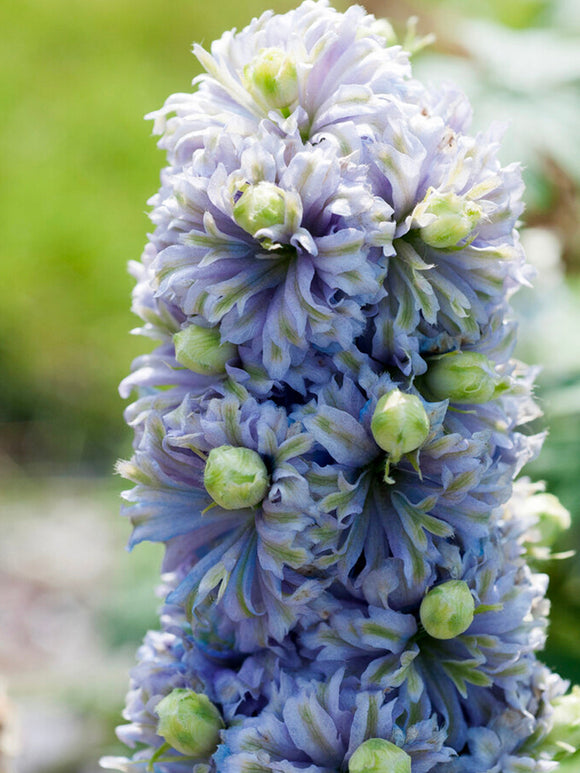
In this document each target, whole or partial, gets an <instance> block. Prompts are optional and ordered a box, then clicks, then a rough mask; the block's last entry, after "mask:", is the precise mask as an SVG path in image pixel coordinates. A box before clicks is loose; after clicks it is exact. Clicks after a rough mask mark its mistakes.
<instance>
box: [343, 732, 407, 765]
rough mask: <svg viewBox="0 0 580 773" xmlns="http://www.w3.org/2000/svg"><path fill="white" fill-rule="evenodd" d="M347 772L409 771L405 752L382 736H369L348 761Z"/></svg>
mask: <svg viewBox="0 0 580 773" xmlns="http://www.w3.org/2000/svg"><path fill="white" fill-rule="evenodd" d="M348 771H349V773H411V758H410V757H409V755H408V754H407V752H405V751H403V750H402V749H401V748H399V747H398V746H395V744H394V743H391V742H390V741H385V740H384V739H383V738H369V739H368V741H365V742H364V743H362V744H361V745H360V746H359V747H358V749H357V750H356V751H355V753H354V754H353V755H352V757H351V758H350V760H349V762H348Z"/></svg>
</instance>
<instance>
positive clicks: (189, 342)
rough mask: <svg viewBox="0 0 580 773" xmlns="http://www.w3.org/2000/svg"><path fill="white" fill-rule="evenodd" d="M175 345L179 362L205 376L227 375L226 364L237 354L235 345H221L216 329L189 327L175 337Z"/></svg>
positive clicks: (197, 326) (176, 357)
mask: <svg viewBox="0 0 580 773" xmlns="http://www.w3.org/2000/svg"><path fill="white" fill-rule="evenodd" d="M173 345H174V346H175V359H176V360H177V362H178V363H179V364H180V365H183V366H184V367H186V368H189V370H192V371H193V372H194V373H200V374H201V375H203V376H217V375H219V374H220V373H225V371H226V362H228V360H231V359H232V358H233V357H235V356H236V354H237V349H236V347H235V346H234V344H230V343H227V342H226V343H223V344H222V343H220V331H219V330H218V328H216V327H200V326H199V325H188V326H187V327H186V328H184V329H183V330H180V331H179V333H176V334H175V335H174V336H173Z"/></svg>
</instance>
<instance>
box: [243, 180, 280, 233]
mask: <svg viewBox="0 0 580 773" xmlns="http://www.w3.org/2000/svg"><path fill="white" fill-rule="evenodd" d="M233 212H234V218H235V220H236V222H237V224H238V225H239V226H240V227H241V228H243V229H244V231H247V232H248V233H249V234H251V235H252V236H255V234H256V233H257V232H258V231H260V230H261V229H262V228H271V227H272V226H273V225H283V224H284V222H285V219H286V192H285V191H283V190H282V188H278V186H277V185H274V183H269V182H266V181H264V180H262V181H261V182H259V183H257V184H256V185H248V186H247V187H246V188H245V189H244V190H243V191H242V195H241V196H240V197H239V199H238V200H237V201H236V203H235V204H234V210H233Z"/></svg>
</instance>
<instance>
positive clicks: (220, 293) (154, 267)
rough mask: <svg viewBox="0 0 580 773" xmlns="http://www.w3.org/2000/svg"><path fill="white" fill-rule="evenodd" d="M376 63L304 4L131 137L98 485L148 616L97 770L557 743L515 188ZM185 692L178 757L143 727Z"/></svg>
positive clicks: (421, 755)
mask: <svg viewBox="0 0 580 773" xmlns="http://www.w3.org/2000/svg"><path fill="white" fill-rule="evenodd" d="M393 43H394V40H393V32H392V29H391V28H390V27H389V26H388V24H387V23H381V22H380V21H377V20H376V19H375V18H374V17H373V16H372V15H369V14H367V13H366V12H365V11H364V10H363V9H362V8H360V7H356V6H353V7H351V8H349V9H348V10H347V11H346V12H345V13H344V14H341V13H339V12H337V11H335V10H333V9H331V8H330V7H329V6H328V4H327V3H326V2H325V1H324V0H321V1H320V2H312V0H306V2H304V3H303V4H302V5H301V6H300V7H299V8H297V9H296V10H294V11H290V12H289V13H287V14H284V15H275V14H273V13H270V12H268V13H266V14H264V15H262V16H261V17H260V18H259V19H255V20H254V21H253V22H252V23H251V24H250V25H249V26H248V27H247V28H246V29H243V30H241V31H240V32H236V31H233V32H228V33H226V34H225V35H224V36H223V37H222V39H221V40H219V41H217V42H216V43H214V44H213V45H212V46H211V51H210V52H208V51H205V50H204V49H203V48H201V47H200V46H196V47H195V48H194V52H195V54H196V56H197V57H198V59H199V61H200V62H201V64H202V65H203V67H204V68H205V73H204V74H202V75H201V76H199V77H198V78H197V79H196V81H195V86H196V89H195V91H194V92H193V93H192V94H177V95H174V96H173V97H171V98H170V99H169V100H168V101H167V103H166V104H165V106H164V107H163V108H162V109H161V110H160V111H157V113H155V114H154V115H153V117H154V118H155V119H156V124H155V131H156V132H157V133H160V134H162V137H161V139H160V142H159V145H160V147H162V148H163V149H165V150H166V152H167V161H168V166H167V168H166V169H165V170H164V171H163V173H162V176H161V188H160V190H159V193H158V194H157V195H156V196H154V197H153V199H152V200H151V202H150V203H151V205H152V207H153V209H152V213H151V219H152V221H153V224H154V226H155V228H154V232H153V233H152V234H151V236H150V240H149V243H148V244H147V246H146V247H145V250H144V252H143V256H142V259H141V262H140V263H132V264H131V272H132V273H133V275H134V277H135V279H136V287H135V290H134V293H133V310H134V311H135V312H136V314H137V315H138V316H139V317H140V318H141V319H142V321H143V325H142V327H141V328H140V329H139V330H138V332H140V333H141V334H143V335H145V336H147V337H149V338H152V339H154V340H155V341H157V346H156V348H155V349H154V351H153V352H151V353H150V354H147V355H143V356H141V357H138V358H137V360H135V362H134V363H133V368H132V372H131V374H130V375H129V376H128V377H127V378H126V379H125V380H124V381H123V383H122V385H121V393H122V394H123V396H125V397H128V396H129V395H130V394H133V393H136V400H135V402H134V403H133V404H132V405H130V406H129V407H128V408H127V409H126V413H125V417H126V420H127V422H128V424H129V425H130V426H131V427H132V429H133V431H134V434H135V439H134V455H133V458H132V459H131V460H130V461H128V462H121V463H120V464H119V471H120V472H121V473H122V474H123V475H124V476H125V477H126V478H127V479H129V480H131V481H132V482H133V483H134V484H135V486H134V488H133V489H131V490H130V491H128V492H125V494H124V498H125V502H126V504H125V505H124V507H123V513H124V514H125V515H126V516H128V517H129V518H130V520H131V522H132V524H133V527H134V529H133V534H132V537H131V540H130V546H131V547H132V546H134V545H136V544H138V543H139V542H141V541H144V540H150V541H156V542H162V543H164V544H165V546H166V550H165V558H164V562H163V567H162V571H163V573H164V582H165V583H166V585H165V587H164V590H163V593H164V594H165V595H166V601H165V607H164V610H163V612H162V622H161V628H162V630H161V631H159V632H150V633H149V634H148V636H147V638H146V641H145V644H144V645H143V647H142V648H141V650H140V651H139V664H138V666H137V667H136V668H135V669H134V671H133V672H132V683H131V691H130V693H129V696H128V701H127V708H126V711H125V716H126V718H127V719H128V720H129V723H130V724H129V725H128V726H126V727H125V728H121V729H120V731H119V734H120V736H121V737H122V738H123V740H125V742H126V743H127V744H128V745H129V746H130V747H131V748H132V749H134V750H135V751H134V753H133V755H132V757H130V758H109V759H106V760H105V761H104V762H103V764H104V765H105V766H106V767H113V768H115V767H116V768H117V769H119V770H122V771H141V772H142V773H145V771H151V770H153V771H156V773H185V771H189V772H190V773H243V771H246V772H247V773H271V771H274V772H275V773H337V771H340V772H341V773H347V771H348V770H349V767H350V768H352V770H359V769H360V768H361V765H362V766H363V767H364V766H365V765H366V762H364V760H366V759H367V758H368V756H369V755H370V756H371V757H372V756H373V754H374V753H375V752H376V754H378V755H379V758H380V754H381V753H383V760H384V759H387V758H388V759H390V760H393V759H397V760H398V761H401V766H400V767H401V769H404V770H409V768H410V769H411V771H412V773H428V772H429V771H433V773H434V772H435V771H437V773H517V772H518V771H522V770H529V771H536V773H544V772H546V773H547V771H550V770H553V769H554V767H555V765H557V762H556V760H557V759H559V758H560V756H561V755H562V754H563V753H564V751H563V750H564V747H562V745H561V744H560V745H559V746H558V745H557V742H558V734H559V732H560V729H561V726H562V725H563V723H565V720H566V716H565V715H566V707H567V706H568V705H572V704H573V705H574V706H576V703H577V702H578V696H577V693H575V692H573V693H572V694H571V695H570V696H566V695H564V693H565V690H566V685H565V684H564V683H563V682H562V681H561V680H560V679H559V678H558V677H557V676H556V675H554V674H552V673H551V672H550V671H549V670H548V669H546V668H545V667H543V666H541V664H540V663H539V661H538V660H537V653H538V652H539V651H540V650H541V649H542V647H543V646H544V642H545V636H546V626H547V613H548V602H547V601H546V599H545V594H546V586H547V578H546V576H545V575H543V574H540V573H537V572H536V571H535V569H536V567H537V566H538V565H539V564H540V562H541V561H542V560H543V559H545V558H547V557H549V556H550V546H551V544H552V541H553V539H554V535H555V533H556V531H557V530H558V529H560V528H564V527H565V526H566V524H567V523H568V522H569V518H568V517H567V514H566V512H565V511H564V510H563V508H561V506H559V505H558V503H557V502H556V501H555V500H554V499H553V498H550V497H549V496H547V495H545V494H544V493H543V491H542V490H541V487H538V485H537V484H532V483H531V482H530V481H528V480H527V479H521V480H520V481H517V480H516V478H517V476H518V475H519V473H520V471H521V469H522V468H523V466H524V465H525V464H526V463H527V462H528V461H529V460H530V459H533V458H534V457H535V455H536V454H537V453H538V451H539V449H540V447H541V444H542V440H543V437H544V435H543V434H541V433H540V434H536V435H534V434H532V433H531V429H530V422H531V421H533V420H534V419H536V418H537V417H538V416H539V413H540V412H539V409H538V407H537V405H536V404H535V402H534V399H533V380H534V376H535V372H536V371H535V369H533V368H527V367H526V366H525V365H523V364H521V363H518V362H517V361H515V360H513V359H512V351H513V348H514V344H515V323H514V321H513V320H512V316H511V309H510V305H509V304H510V297H511V295H512V293H513V292H515V291H516V290H517V289H518V287H519V286H520V285H522V284H525V283H527V282H528V280H529V276H530V271H529V269H528V268H527V267H526V265H525V258H524V254H523V251H522V249H521V246H520V244H519V239H518V234H517V230H516V225H517V220H518V218H519V217H520V215H521V212H522V204H521V194H522V183H521V175H520V169H519V166H518V165H517V164H511V165H508V166H505V167H502V165H501V163H500V162H499V160H498V150H499V139H500V131H499V129H498V128H497V127H492V128H491V129H490V130H489V131H487V132H483V133H480V134H477V135H475V136H473V135H471V134H470V120H471V109H470V106H469V104H468V102H467V100H466V99H465V97H464V96H463V95H462V94H460V93H459V92H458V91H457V90H456V89H455V88H454V87H452V86H444V87H441V88H433V87H429V88H428V87H426V86H424V85H423V84H421V83H419V82H418V81H416V80H415V79H414V78H413V77H412V73H411V67H410V63H409V54H408V53H407V52H405V51H403V49H402V48H401V47H400V46H398V45H394V44H393ZM174 690H178V691H189V693H182V692H178V693H174V692H173V691H174ZM194 694H195V695H194ZM170 695H173V698H169V700H165V699H166V698H168V697H169V696H170ZM184 695H185V696H186V697H187V699H188V700H189V703H188V705H189V706H190V715H191V716H192V717H194V720H195V723H197V725H200V726H202V727H205V728H206V730H207V731H208V732H207V736H208V737H207V738H202V739H195V738H193V737H190V736H191V735H192V731H191V728H190V730H189V731H188V729H187V727H186V726H185V723H186V718H185V717H180V718H179V720H178V721H177V719H176V718H175V716H173V715H171V716H169V715H170V713H171V712H170V710H169V708H167V707H169V706H174V705H178V704H179V705H181V701H182V698H183V697H184ZM161 700H164V703H163V704H162V707H161V709H160V711H161V713H164V712H167V716H166V717H164V723H163V725H162V726H160V725H159V723H158V720H159V717H158V716H157V714H156V707H157V705H158V704H159V703H160V701H161ZM200 707H202V708H201V709H200ZM203 707H205V708H207V709H208V712H207V713H208V716H207V717H201V714H202V713H203ZM192 721H193V720H192ZM204 723H205V724H204ZM188 732H189V735H188ZM218 736H219V743H218V745H217V749H215V744H216V739H217V738H218ZM569 737H570V738H572V740H573V741H574V743H576V740H575V735H574V733H572V734H571V735H570V736H569ZM168 739H169V740H168ZM171 739H173V741H174V743H176V745H177V746H178V747H179V748H180V749H181V750H182V752H183V753H181V752H180V751H179V750H178V749H176V748H172V747H171V743H170V740H171ZM200 741H201V742H200ZM367 742H370V743H367ZM210 747H212V750H210ZM361 747H362V748H361ZM569 748H572V746H570V747H569ZM373 750H374V751H373ZM381 750H382V752H381ZM188 754H189V755H193V756H187V755H188ZM196 755H197V756H196ZM354 755H356V756H354ZM393 755H395V756H393ZM351 760H352V764H351V763H350V761H351ZM389 764H391V763H389Z"/></svg>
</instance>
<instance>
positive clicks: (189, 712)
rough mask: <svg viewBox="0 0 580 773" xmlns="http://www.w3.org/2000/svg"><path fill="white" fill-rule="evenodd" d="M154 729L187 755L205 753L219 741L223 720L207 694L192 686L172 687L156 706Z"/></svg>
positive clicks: (204, 755) (201, 755) (194, 755)
mask: <svg viewBox="0 0 580 773" xmlns="http://www.w3.org/2000/svg"><path fill="white" fill-rule="evenodd" d="M155 711H156V712H157V715H158V717H159V723H158V725H157V733H158V734H159V735H160V736H162V737H163V738H165V740H166V741H167V743H168V744H169V745H170V746H172V747H173V748H174V749H177V751H178V752H181V753H182V754H186V755H187V756H188V757H208V756H209V755H211V754H213V752H214V751H215V750H216V747H217V745H218V743H219V737H220V735H219V734H220V729H221V728H223V727H224V723H223V720H222V718H221V715H220V713H219V711H218V710H217V708H216V707H215V706H214V705H213V703H212V702H211V701H210V700H209V698H208V697H207V696H206V695H200V694H198V693H196V692H193V690H180V689H178V690H173V692H171V693H169V695H167V696H165V698H163V699H162V700H161V701H159V703H158V704H157V707H156V709H155Z"/></svg>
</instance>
